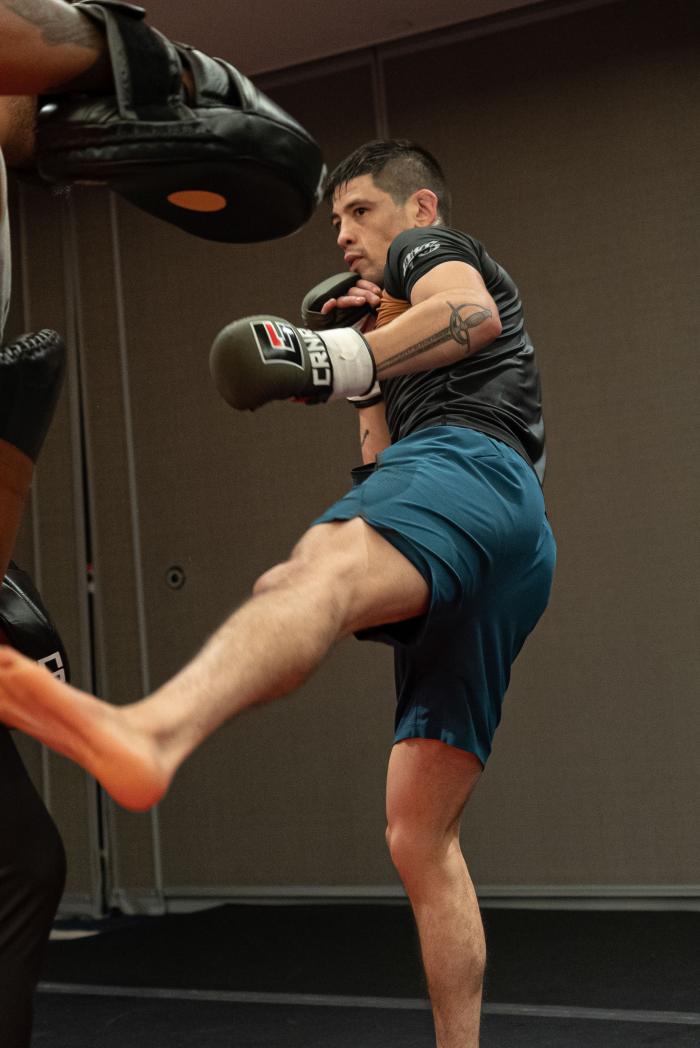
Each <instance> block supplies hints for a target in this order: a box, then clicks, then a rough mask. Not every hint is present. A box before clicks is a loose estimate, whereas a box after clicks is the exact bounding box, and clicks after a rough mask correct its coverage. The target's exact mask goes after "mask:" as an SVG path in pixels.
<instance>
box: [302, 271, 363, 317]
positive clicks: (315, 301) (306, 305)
mask: <svg viewBox="0 0 700 1048" xmlns="http://www.w3.org/2000/svg"><path fill="white" fill-rule="evenodd" d="M358 279H359V278H358V277H357V276H356V275H355V274H354V273H337V274H336V275H335V276H334V277H328V279H327V280H322V281H321V283H320V284H317V285H316V287H313V288H311V290H310V291H309V292H308V293H307V294H306V295H304V299H303V301H302V303H301V319H302V322H303V324H304V326H305V327H308V328H311V330H312V331H325V330H327V329H328V328H337V327H354V325H355V324H357V323H359V321H361V320H362V319H363V317H366V316H367V314H368V313H373V312H374V310H373V309H372V307H371V306H370V305H369V304H367V303H365V304H364V305H362V306H353V307H352V308H351V309H338V307H336V308H335V309H332V310H331V311H330V313H322V312H321V307H322V306H323V305H324V304H325V303H326V302H328V300H329V299H331V298H340V297H341V296H342V295H347V294H348V293H349V291H350V289H351V288H353V287H354V286H355V284H356V283H357V281H358Z"/></svg>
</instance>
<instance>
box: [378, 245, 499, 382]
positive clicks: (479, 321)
mask: <svg viewBox="0 0 700 1048" xmlns="http://www.w3.org/2000/svg"><path fill="white" fill-rule="evenodd" d="M411 307H412V308H411V309H409V310H406V312H405V313H403V314H402V315H401V316H400V317H397V318H396V319H395V320H393V321H392V323H391V324H387V325H386V326H385V327H382V328H379V329H377V330H376V331H370V332H369V334H367V335H365V339H366V341H367V343H368V345H369V347H370V349H371V350H372V355H373V356H374V359H375V362H376V365H377V378H380V379H385V378H394V377H395V376H396V375H409V374H413V373H416V372H419V371H430V370H432V369H433V368H441V367H445V366H446V365H448V364H454V363H455V362H457V361H459V360H463V359H464V358H465V357H469V356H472V355H473V354H474V353H478V352H479V350H481V349H484V348H485V347H486V346H488V345H489V344H490V343H491V342H493V341H494V339H496V338H498V336H499V335H500V333H501V321H500V318H499V316H498V309H497V308H496V303H495V302H494V300H493V299H492V298H491V295H489V293H488V291H487V290H486V285H485V284H484V281H483V280H482V278H481V275H480V274H479V273H478V272H477V271H476V269H474V268H473V266H470V265H468V264H467V263H466V262H442V263H441V264H440V265H438V266H435V268H434V269H431V270H430V272H429V273H426V274H425V276H423V277H421V278H420V280H418V281H416V284H415V286H414V288H413V291H412V292H411Z"/></svg>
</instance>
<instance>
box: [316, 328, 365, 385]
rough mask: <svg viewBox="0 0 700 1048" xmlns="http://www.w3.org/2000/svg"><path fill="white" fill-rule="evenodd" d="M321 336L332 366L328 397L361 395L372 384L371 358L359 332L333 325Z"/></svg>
mask: <svg viewBox="0 0 700 1048" xmlns="http://www.w3.org/2000/svg"><path fill="white" fill-rule="evenodd" d="M321 337H322V339H323V341H324V342H325V344H326V348H327V350H328V356H329V357H330V358H331V364H332V365H333V392H332V393H331V396H330V398H329V399H330V400H342V399H343V398H345V397H361V396H362V395H363V394H364V393H367V392H368V391H369V390H370V389H371V388H372V386H373V385H374V380H375V377H376V372H375V367H374V357H373V356H372V352H371V350H370V348H369V346H368V345H367V342H366V341H365V339H364V338H363V337H362V335H361V334H360V332H359V331H355V329H354V328H335V329H334V330H333V331H324V332H323V334H322V336H321Z"/></svg>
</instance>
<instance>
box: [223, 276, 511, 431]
mask: <svg viewBox="0 0 700 1048" xmlns="http://www.w3.org/2000/svg"><path fill="white" fill-rule="evenodd" d="M339 301H341V300H340V299H339ZM501 330H502V328H501V321H500V317H499V316H498V309H497V308H496V303H495V302H494V300H493V299H492V297H491V295H489V293H488V291H487V290H486V286H485V284H484V282H483V280H482V279H481V276H480V274H479V273H478V272H477V270H476V269H474V268H473V267H472V266H470V265H468V264H467V263H466V262H456V261H455V262H442V263H440V264H438V265H436V266H435V267H434V269H432V270H430V271H429V272H428V273H426V274H425V275H424V276H422V277H421V278H420V279H419V280H417V281H416V284H415V286H414V288H413V290H412V292H411V308H410V309H407V310H406V312H405V313H403V314H402V315H401V316H398V317H396V318H395V319H394V320H392V322H391V323H390V324H387V325H385V326H384V327H380V328H378V329H376V330H375V331H370V332H368V333H367V334H364V333H363V334H360V333H359V332H358V331H355V330H354V328H350V327H344V328H342V327H341V328H331V329H329V330H327V331H326V330H324V331H318V332H316V331H309V330H306V329H303V328H302V329H298V328H296V327H295V326H294V325H293V324H290V323H289V322H288V321H287V320H283V319H282V318H281V317H274V316H267V315H259V316H255V317H243V318H242V319H241V320H236V321H234V322H233V323H232V324H228V325H227V326H226V327H225V328H224V329H223V330H222V331H220V332H219V334H218V335H217V337H216V338H215V339H214V343H213V345H212V348H211V352H210V355H209V367H210V370H211V374H212V378H213V379H214V382H215V384H216V387H217V389H218V390H219V392H220V393H221V395H222V397H223V398H224V400H225V401H227V403H229V404H230V405H231V407H234V408H237V409H238V410H239V411H255V410H256V409H257V408H259V407H261V406H262V405H263V404H267V403H268V401H270V400H290V399H291V400H300V401H302V402H304V403H307V404H318V403H323V402H325V401H327V400H339V399H341V398H344V397H368V396H370V395H371V390H372V388H373V385H374V382H375V380H376V379H377V378H380V379H384V378H394V376H398V375H409V374H417V373H419V372H422V371H431V370H433V369H434V368H442V367H446V366H448V365H450V364H454V363H455V362H457V361H460V360H464V359H465V358H466V357H469V356H473V355H474V354H475V353H478V352H479V351H480V350H483V349H484V348H485V347H486V346H488V345H490V344H491V343H492V342H493V341H494V339H496V338H498V336H499V335H500V333H501Z"/></svg>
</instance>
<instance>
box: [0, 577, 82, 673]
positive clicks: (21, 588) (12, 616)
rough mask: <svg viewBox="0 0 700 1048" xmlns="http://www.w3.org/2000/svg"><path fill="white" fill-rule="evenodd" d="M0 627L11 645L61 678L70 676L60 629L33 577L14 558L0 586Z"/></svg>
mask: <svg viewBox="0 0 700 1048" xmlns="http://www.w3.org/2000/svg"><path fill="white" fill-rule="evenodd" d="M0 631H2V632H3V633H4V634H5V637H6V639H7V642H8V643H9V645H10V647H12V648H15V649H16V650H17V651H20V652H21V653H22V654H23V655H26V656H27V658H29V659H35V660H36V661H37V662H41V663H42V664H43V665H44V666H46V668H47V669H48V670H50V671H51V673H53V675H54V677H57V678H58V680H62V681H68V680H70V666H69V663H68V655H67V653H66V649H65V647H64V644H63V641H62V640H61V638H60V636H59V634H58V630H57V629H56V627H55V626H54V624H53V622H52V621H51V617H50V615H49V613H48V611H47V610H46V608H45V607H44V603H43V601H42V599H41V597H40V596H39V593H38V591H37V589H36V586H35V585H34V583H33V582H32V580H31V578H30V577H29V575H28V574H27V573H26V571H22V569H21V568H18V567H17V565H16V564H15V563H14V562H13V561H10V566H9V568H8V569H7V574H6V575H5V577H4V579H3V581H2V586H0Z"/></svg>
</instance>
